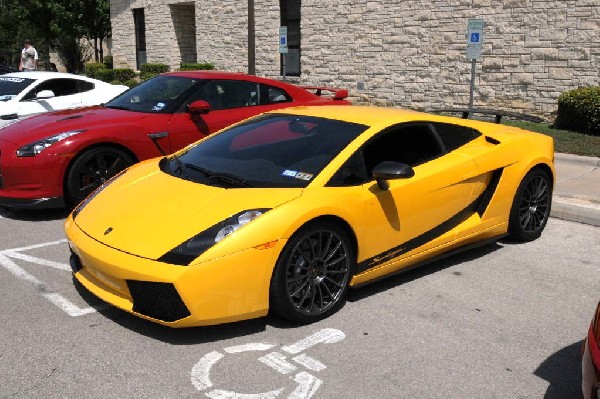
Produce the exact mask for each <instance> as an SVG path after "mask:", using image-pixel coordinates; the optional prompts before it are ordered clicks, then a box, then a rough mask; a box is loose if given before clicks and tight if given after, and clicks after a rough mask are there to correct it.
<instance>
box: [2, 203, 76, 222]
mask: <svg viewBox="0 0 600 399" xmlns="http://www.w3.org/2000/svg"><path fill="white" fill-rule="evenodd" d="M67 216H69V210H67V209H64V208H57V209H40V210H31V209H17V208H7V207H4V206H0V217H3V218H6V219H13V220H21V221H26V222H47V221H50V220H60V219H66V218H67Z"/></svg>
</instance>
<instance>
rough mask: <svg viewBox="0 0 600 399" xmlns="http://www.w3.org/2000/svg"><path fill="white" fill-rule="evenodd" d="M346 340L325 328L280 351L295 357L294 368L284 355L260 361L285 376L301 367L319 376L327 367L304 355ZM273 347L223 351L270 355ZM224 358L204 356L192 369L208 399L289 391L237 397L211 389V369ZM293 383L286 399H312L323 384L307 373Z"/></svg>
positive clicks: (255, 398)
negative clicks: (313, 348) (309, 351)
mask: <svg viewBox="0 0 600 399" xmlns="http://www.w3.org/2000/svg"><path fill="white" fill-rule="evenodd" d="M345 337H346V335H345V334H344V333H343V332H341V331H340V330H337V329H335V328H324V329H322V330H320V331H317V332H316V333H314V334H312V335H309V336H308V337H306V338H303V339H301V340H300V341H298V342H296V343H293V344H291V345H285V346H282V347H281V351H282V352H285V353H287V354H289V355H290V356H293V357H292V358H291V360H292V361H293V362H294V363H295V364H294V363H292V362H290V361H288V360H287V357H286V355H285V354H283V353H281V352H270V353H268V354H266V355H264V356H262V357H259V358H258V361H259V362H261V363H263V364H266V365H267V366H269V367H271V368H273V369H274V370H275V371H277V372H279V373H281V374H284V375H287V374H291V373H293V372H296V371H297V370H298V365H300V366H303V367H304V368H306V369H308V370H310V371H313V372H319V371H321V370H323V369H325V368H327V366H325V365H324V364H323V363H321V362H320V361H318V360H317V359H315V358H313V357H310V356H309V355H307V354H305V353H301V352H303V351H305V350H307V349H308V348H310V347H312V346H314V345H316V344H319V343H323V344H333V343H335V342H339V341H341V340H343V339H344V338H345ZM274 346H275V345H272V344H264V343H250V344H245V345H238V346H230V347H227V348H225V349H224V351H225V352H226V353H229V354H235V353H242V352H249V351H258V352H261V351H267V350H269V349H271V348H273V347H274ZM224 357H225V355H224V354H222V353H221V352H218V351H212V352H210V353H207V354H206V355H204V356H203V357H202V358H201V359H200V361H199V362H198V363H196V364H195V365H194V367H193V368H192V384H193V385H194V386H195V387H196V389H198V390H199V391H201V392H202V391H208V392H205V395H206V396H207V397H209V398H212V399H275V398H277V397H279V395H280V394H281V393H283V392H284V391H285V390H286V388H285V387H284V388H279V389H276V390H273V391H268V392H260V393H238V392H233V391H227V390H222V389H211V388H213V384H212V382H211V380H210V370H211V368H212V366H214V365H215V364H216V363H217V362H218V361H220V360H221V359H223V358H224ZM293 380H294V382H295V383H296V384H297V385H296V387H295V388H294V389H293V391H292V392H290V394H289V395H288V396H287V399H308V398H310V397H312V396H313V395H314V394H315V393H316V392H317V390H318V389H319V387H320V386H321V384H323V381H321V380H320V379H318V378H317V377H315V376H313V375H312V374H310V373H309V372H307V371H304V370H302V371H298V372H297V373H296V374H295V375H294V377H293Z"/></svg>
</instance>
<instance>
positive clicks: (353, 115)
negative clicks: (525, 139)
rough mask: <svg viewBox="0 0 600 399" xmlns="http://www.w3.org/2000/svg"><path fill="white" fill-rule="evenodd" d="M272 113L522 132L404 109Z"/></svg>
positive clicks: (368, 122) (316, 108)
mask: <svg viewBox="0 0 600 399" xmlns="http://www.w3.org/2000/svg"><path fill="white" fill-rule="evenodd" d="M269 113H279V114H293V115H306V116H315V117H321V118H327V119H334V120H339V121H344V122H351V123H358V124H362V125H367V126H372V127H378V128H381V127H385V126H391V125H395V124H398V123H405V122H422V121H429V122H440V123H452V124H455V125H462V126H467V127H471V128H474V129H478V130H481V131H491V130H494V131H496V130H498V129H499V127H501V128H502V130H511V131H515V132H516V131H520V129H517V128H513V127H510V126H505V125H498V124H495V123H491V122H487V121H480V120H474V119H462V118H457V117H453V116H444V115H438V114H431V113H427V112H419V111H413V110H408V109H401V108H387V107H375V106H360V105H351V106H347V105H328V106H300V107H290V108H285V109H280V110H274V111H270V112H269Z"/></svg>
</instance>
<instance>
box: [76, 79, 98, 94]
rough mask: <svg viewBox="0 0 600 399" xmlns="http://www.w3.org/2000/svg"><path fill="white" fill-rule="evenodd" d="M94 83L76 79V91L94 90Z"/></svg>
mask: <svg viewBox="0 0 600 399" xmlns="http://www.w3.org/2000/svg"><path fill="white" fill-rule="evenodd" d="M94 87H95V85H94V84H93V83H92V82H87V81H85V80H77V93H85V92H86V91H90V90H94Z"/></svg>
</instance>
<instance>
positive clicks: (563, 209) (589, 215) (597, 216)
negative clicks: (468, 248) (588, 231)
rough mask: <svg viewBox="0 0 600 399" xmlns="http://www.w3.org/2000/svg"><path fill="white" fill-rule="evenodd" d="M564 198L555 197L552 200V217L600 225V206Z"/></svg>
mask: <svg viewBox="0 0 600 399" xmlns="http://www.w3.org/2000/svg"><path fill="white" fill-rule="evenodd" d="M564 199H565V198H563V197H555V198H554V199H553V200H552V210H551V211H550V217H553V218H556V219H563V220H569V221H571V222H578V223H585V224H590V225H592V226H598V227H600V208H597V207H594V206H586V205H585V204H579V203H575V202H573V201H564Z"/></svg>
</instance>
